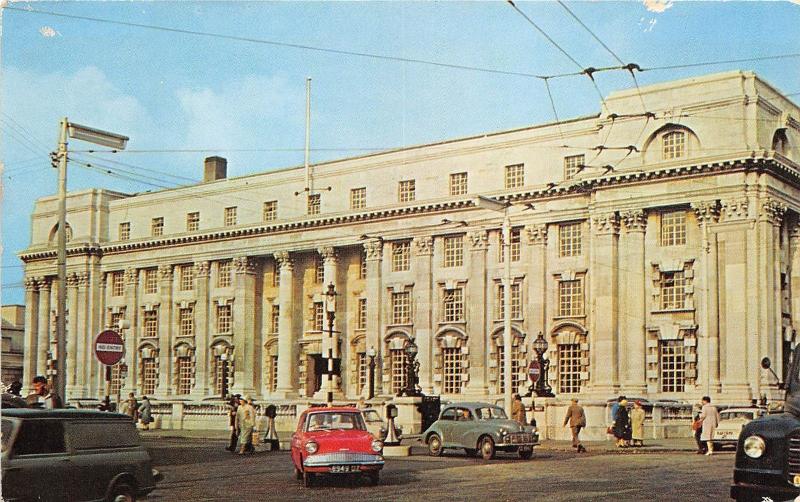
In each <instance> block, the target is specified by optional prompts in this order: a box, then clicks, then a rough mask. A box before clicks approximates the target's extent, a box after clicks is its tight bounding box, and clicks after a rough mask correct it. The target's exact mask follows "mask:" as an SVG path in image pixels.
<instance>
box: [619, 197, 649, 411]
mask: <svg viewBox="0 0 800 502" xmlns="http://www.w3.org/2000/svg"><path fill="white" fill-rule="evenodd" d="M620 219H621V221H622V228H623V232H622V235H621V236H620V239H619V242H620V244H619V248H620V251H619V253H620V265H619V270H620V272H619V274H620V281H621V284H624V285H625V287H624V289H620V291H619V293H620V294H621V295H622V298H620V301H621V303H622V305H621V310H622V311H624V312H625V315H624V316H623V320H621V321H620V322H621V326H620V328H621V331H622V334H621V335H620V340H621V343H620V345H619V347H618V350H619V352H618V353H617V358H618V361H619V366H620V368H619V372H620V380H621V383H622V392H623V393H624V394H628V395H634V396H641V395H644V394H645V393H646V392H647V380H646V376H645V368H646V367H647V363H646V360H645V358H646V347H645V342H646V340H645V337H646V333H645V319H646V312H645V296H646V292H645V263H644V235H645V230H646V227H647V215H646V214H645V212H644V211H643V210H642V209H631V210H627V211H623V212H622V213H621V214H620Z"/></svg>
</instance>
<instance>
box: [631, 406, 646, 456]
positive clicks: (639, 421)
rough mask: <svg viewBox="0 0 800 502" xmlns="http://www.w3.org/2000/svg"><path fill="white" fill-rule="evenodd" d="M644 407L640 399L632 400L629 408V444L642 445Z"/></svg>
mask: <svg viewBox="0 0 800 502" xmlns="http://www.w3.org/2000/svg"><path fill="white" fill-rule="evenodd" d="M644 415H645V413H644V408H642V403H641V401H634V402H633V409H632V410H631V445H632V446H644Z"/></svg>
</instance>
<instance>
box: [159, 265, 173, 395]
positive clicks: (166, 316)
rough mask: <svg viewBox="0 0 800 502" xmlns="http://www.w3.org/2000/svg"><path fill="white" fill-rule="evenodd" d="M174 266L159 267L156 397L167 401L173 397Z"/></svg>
mask: <svg viewBox="0 0 800 502" xmlns="http://www.w3.org/2000/svg"><path fill="white" fill-rule="evenodd" d="M172 276H173V266H172V265H160V266H159V267H158V294H159V299H160V301H159V307H158V386H157V387H156V391H155V396H156V398H158V399H166V398H167V396H169V395H172V394H173V393H174V392H173V390H174V389H173V388H172V386H173V382H172V378H171V375H172V366H173V364H172V351H173V347H172V341H173V337H174V333H175V331H174V328H173V325H172V311H173V310H174V307H173V302H172V286H173V285H172V282H173V281H172Z"/></svg>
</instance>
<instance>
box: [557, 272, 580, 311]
mask: <svg viewBox="0 0 800 502" xmlns="http://www.w3.org/2000/svg"><path fill="white" fill-rule="evenodd" d="M558 315H559V316H560V317H569V316H581V315H583V283H582V282H581V281H580V280H579V279H578V280H574V281H559V283H558Z"/></svg>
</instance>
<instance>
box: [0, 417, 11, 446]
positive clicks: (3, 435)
mask: <svg viewBox="0 0 800 502" xmlns="http://www.w3.org/2000/svg"><path fill="white" fill-rule="evenodd" d="M2 427H3V428H2V431H0V440H2V450H0V451H6V449H8V443H9V441H11V433H12V432H13V431H14V422H12V421H11V420H9V419H7V418H4V419H3V420H2Z"/></svg>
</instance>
